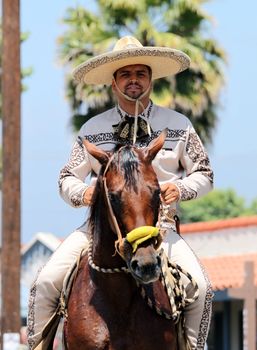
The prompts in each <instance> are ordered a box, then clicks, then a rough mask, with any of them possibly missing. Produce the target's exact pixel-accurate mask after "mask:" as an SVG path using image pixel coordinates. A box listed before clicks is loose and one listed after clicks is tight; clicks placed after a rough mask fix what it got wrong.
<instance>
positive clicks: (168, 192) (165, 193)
mask: <svg viewBox="0 0 257 350" xmlns="http://www.w3.org/2000/svg"><path fill="white" fill-rule="evenodd" d="M160 188H161V200H162V201H163V202H164V203H165V204H171V203H173V202H176V201H178V200H179V190H178V188H177V186H176V185H174V184H173V183H171V182H166V183H164V184H161V185H160Z"/></svg>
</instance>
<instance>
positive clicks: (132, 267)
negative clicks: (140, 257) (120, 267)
mask: <svg viewBox="0 0 257 350" xmlns="http://www.w3.org/2000/svg"><path fill="white" fill-rule="evenodd" d="M137 268H138V261H137V260H133V261H131V269H132V270H133V271H135V270H136V269H137Z"/></svg>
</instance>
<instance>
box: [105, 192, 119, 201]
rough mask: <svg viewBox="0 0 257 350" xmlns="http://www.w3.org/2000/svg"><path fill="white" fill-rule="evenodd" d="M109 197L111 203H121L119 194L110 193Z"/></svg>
mask: <svg viewBox="0 0 257 350" xmlns="http://www.w3.org/2000/svg"><path fill="white" fill-rule="evenodd" d="M108 197H109V200H110V202H111V203H117V202H120V198H119V194H118V193H117V192H109V193H108Z"/></svg>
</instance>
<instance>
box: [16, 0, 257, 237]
mask: <svg viewBox="0 0 257 350" xmlns="http://www.w3.org/2000/svg"><path fill="white" fill-rule="evenodd" d="M77 3H84V4H88V3H90V4H93V3H94V2H93V1H82V0H81V1H71V0H54V1H50V0H44V1H39V2H38V1H33V0H21V29H22V31H23V32H26V31H29V32H30V37H29V39H28V40H27V41H26V42H25V43H24V44H23V45H22V66H23V67H28V66H32V67H33V69H34V73H33V75H32V76H31V77H30V78H29V79H27V81H26V84H27V85H28V88H29V89H28V91H27V92H26V93H24V94H23V96H22V130H21V132H22V161H21V164H22V241H23V242H27V241H29V240H30V239H31V238H32V237H33V235H34V234H35V233H37V232H39V231H41V232H42V231H43V232H52V233H53V234H55V235H57V236H60V237H65V236H66V235H67V234H69V233H70V232H72V230H74V229H75V228H76V227H77V226H79V225H80V224H81V222H82V221H83V217H85V212H86V211H85V209H84V208H82V209H74V208H72V207H70V206H68V205H67V204H66V203H64V202H63V200H62V199H61V198H60V196H59V194H58V186H57V179H58V174H59V170H60V168H61V167H62V166H63V164H65V162H66V161H67V159H68V156H69V153H70V149H71V145H72V143H73V140H74V137H75V135H73V134H72V130H71V127H70V125H69V115H70V110H69V106H68V103H67V101H66V100H65V88H64V86H65V78H64V76H65V69H64V67H63V66H62V65H61V64H60V62H58V46H57V38H58V36H59V35H60V34H61V33H62V32H63V30H64V29H65V28H64V27H63V25H62V24H61V19H62V18H63V16H64V14H65V10H66V9H67V8H68V7H71V6H74V5H76V4H77ZM205 7H206V9H207V12H208V13H209V14H210V15H211V16H213V17H214V19H215V22H214V24H213V27H212V31H211V33H210V34H211V36H212V37H214V38H215V39H216V40H217V41H218V42H219V45H221V46H222V47H223V48H224V49H225V50H226V52H227V55H228V66H227V68H226V71H225V74H226V82H227V83H226V87H225V88H224V89H223V91H222V95H221V104H222V106H221V108H220V109H219V123H218V127H217V129H216V131H215V134H214V143H213V145H212V147H210V148H209V155H210V158H211V162H212V165H213V168H214V171H215V186H216V188H222V189H226V188H229V187H231V188H234V189H235V190H236V192H237V193H238V194H239V195H240V196H242V197H244V198H245V199H246V200H247V201H248V202H249V201H251V200H252V199H253V198H256V197H257V185H256V179H257V141H256V139H257V136H256V130H257V115H256V114H257V112H256V107H255V104H256V87H255V82H256V81H257V66H256V62H257V21H256V18H255V17H256V10H257V3H256V1H255V0H245V2H244V5H242V3H240V2H239V3H237V2H235V1H233V0H213V1H212V2H210V3H209V4H207V5H206V6H205Z"/></svg>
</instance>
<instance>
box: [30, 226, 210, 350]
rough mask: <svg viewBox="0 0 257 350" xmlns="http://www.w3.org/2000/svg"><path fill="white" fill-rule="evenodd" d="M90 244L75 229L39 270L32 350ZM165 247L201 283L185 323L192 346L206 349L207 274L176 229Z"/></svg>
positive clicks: (34, 288)
mask: <svg viewBox="0 0 257 350" xmlns="http://www.w3.org/2000/svg"><path fill="white" fill-rule="evenodd" d="M87 246H88V237H87V235H86V233H85V232H82V231H75V232H73V233H72V234H71V235H70V236H68V237H67V238H66V240H65V241H64V242H63V243H62V244H61V245H60V246H59V247H58V248H57V250H56V251H55V252H54V253H53V255H52V256H51V258H50V259H49V261H48V262H47V264H46V265H45V266H44V267H43V268H42V270H41V271H40V272H39V273H38V276H37V278H36V280H35V282H34V283H33V285H32V287H31V292H30V302H29V314H28V343H29V347H30V349H35V348H36V347H37V345H38V344H39V343H40V341H41V337H42V331H43V328H44V326H45V325H46V323H47V322H48V321H49V319H50V318H51V316H52V315H53V314H54V312H55V310H56V307H57V303H58V300H59V297H60V293H61V290H62V285H63V280H64V277H65V275H66V273H67V271H68V270H69V268H70V266H71V265H72V264H74V263H75V261H76V259H77V257H78V255H79V253H80V252H81V250H82V249H84V248H87ZM162 247H163V248H164V250H165V252H166V254H167V256H168V257H169V259H170V260H171V261H173V262H175V263H177V264H179V265H180V266H181V267H182V268H183V269H185V270H186V271H188V272H189V273H190V274H191V275H192V276H193V278H194V279H195V281H196V282H197V284H198V287H199V298H198V299H197V300H196V301H195V302H194V303H193V304H191V305H189V306H188V307H187V308H186V309H185V326H186V329H187V334H188V337H189V339H190V342H191V344H192V347H193V349H197V350H204V346H205V343H206V339H207V335H208V330H209V324H210V318H211V304H212V289H211V286H210V282H209V280H208V277H207V275H206V273H205V271H204V269H203V267H202V266H201V265H200V263H199V260H198V259H197V257H196V256H195V254H194V253H193V251H192V250H191V248H190V247H189V246H188V245H187V243H186V242H185V241H184V240H183V238H181V236H180V235H178V234H177V233H176V232H174V231H171V230H170V231H169V232H168V233H167V235H166V237H165V239H164V242H163V243H162ZM185 283H188V282H185ZM187 287H188V288H189V286H187Z"/></svg>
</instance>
